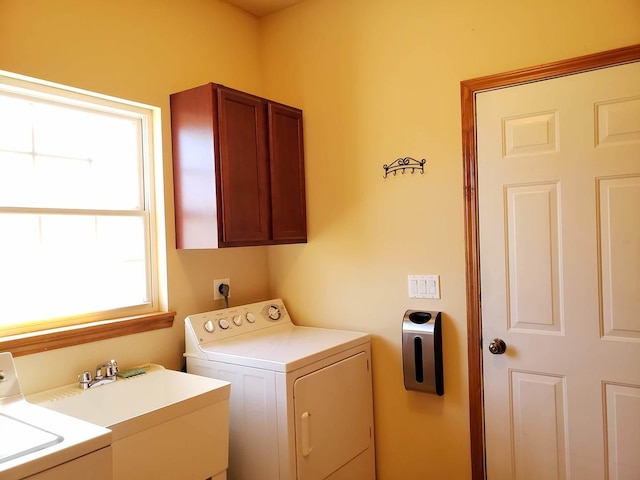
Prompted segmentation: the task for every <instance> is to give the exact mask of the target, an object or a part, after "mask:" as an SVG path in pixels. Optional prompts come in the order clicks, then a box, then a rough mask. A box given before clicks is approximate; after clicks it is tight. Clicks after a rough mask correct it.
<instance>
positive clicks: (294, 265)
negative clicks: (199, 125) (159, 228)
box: [0, 0, 640, 480]
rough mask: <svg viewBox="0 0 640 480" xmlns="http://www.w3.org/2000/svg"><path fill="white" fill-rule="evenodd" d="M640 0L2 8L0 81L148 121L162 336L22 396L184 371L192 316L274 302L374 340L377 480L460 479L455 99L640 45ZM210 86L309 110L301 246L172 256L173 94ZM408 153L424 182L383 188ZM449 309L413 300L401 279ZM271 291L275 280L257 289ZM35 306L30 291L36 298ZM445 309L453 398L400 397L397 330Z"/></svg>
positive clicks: (73, 352)
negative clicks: (161, 252)
mask: <svg viewBox="0 0 640 480" xmlns="http://www.w3.org/2000/svg"><path fill="white" fill-rule="evenodd" d="M639 26H640V2H639V1H638V0H618V1H616V2H610V1H605V0H592V1H590V2H589V6H588V8H586V7H585V4H584V2H579V1H577V0H565V1H563V2H557V1H555V0H554V1H551V0H537V1H535V2H534V1H533V0H525V1H523V2H513V1H506V0H504V1H497V0H487V1H484V2H478V1H471V0H466V1H465V0H463V1H459V2H449V1H442V0H307V1H306V2H305V3H302V4H300V5H298V6H296V7H293V8H290V9H287V10H285V11H283V12H281V13H279V14H276V15H273V16H270V17H267V18H265V19H263V20H261V21H257V20H256V19H255V18H253V17H251V16H249V15H247V14H244V13H242V12H240V11H238V10H236V9H234V8H233V7H230V6H228V5H226V4H224V3H222V2H220V1H218V0H179V1H178V0H136V1H130V0H109V1H87V0H56V1H55V2H54V1H47V0H0V69H2V70H9V71H13V72H16V73H21V74H24V75H30V76H34V77H39V78H43V79H46V80H49V81H54V82H59V83H63V84H67V85H72V86H74V87H78V88H83V89H88V90H93V91H98V92H101V93H104V94H108V95H114V96H118V97H123V98H127V99H130V100H135V101H139V102H144V103H149V104H152V105H157V106H159V107H161V108H162V113H163V116H164V118H163V119H164V123H165V124H164V127H163V135H164V140H163V147H164V174H165V180H166V188H165V192H166V194H167V213H166V221H167V231H168V237H169V238H168V239H167V261H168V272H169V304H170V307H171V308H173V309H176V310H177V311H178V315H177V317H176V322H175V325H174V327H173V329H167V330H160V331H155V332H150V333H144V334H138V335H133V336H130V337H123V338H118V339H113V340H108V341H103V342H97V343H95V344H92V345H85V346H78V347H73V348H67V349H61V350H55V351H52V352H48V353H42V354H36V355H30V356H26V357H20V358H18V359H17V364H18V370H19V374H20V378H21V382H22V384H23V387H24V388H25V390H26V391H27V392H34V391H37V390H42V389H45V388H49V387H52V386H55V385H59V384H63V383H70V382H72V381H74V380H75V376H76V375H77V373H79V372H80V371H82V370H85V369H87V368H90V367H91V366H93V365H95V364H96V363H98V362H99V361H103V360H106V359H107V358H116V359H117V360H118V361H119V362H120V364H121V365H124V366H127V365H134V364H137V363H143V362H148V361H152V362H157V363H161V364H164V365H166V366H168V367H170V368H179V367H180V366H181V364H182V358H181V353H182V351H183V348H184V347H183V323H182V320H183V318H184V316H185V315H187V314H189V313H192V312H198V311H205V310H209V309H212V308H219V307H222V305H221V304H220V303H219V302H218V303H214V302H213V301H212V299H211V291H212V280H213V279H214V278H220V277H231V279H232V299H231V300H232V303H234V304H240V303H246V302H250V301H257V300H260V299H264V298H266V297H267V296H270V295H273V296H281V297H283V298H284V300H285V302H286V303H287V305H288V306H289V307H290V310H291V312H292V313H293V315H294V318H296V319H297V320H298V321H299V322H301V323H306V324H310V325H319V326H330V327H337V328H345V329H356V330H364V331H367V332H371V333H372V334H373V337H374V342H373V354H374V383H375V385H374V390H375V410H376V442H377V456H378V458H377V461H378V465H377V468H378V478H379V479H380V480H400V479H402V480H411V479H416V480H422V479H427V478H437V479H452V480H458V479H465V478H468V477H469V456H468V452H469V444H468V413H467V412H468V401H467V387H466V385H467V369H466V364H467V359H466V318H465V315H466V312H465V274H464V238H463V203H462V202H463V198H462V164H461V141H460V136H461V133H460V113H459V112H460V104H459V84H460V81H461V80H464V79H468V78H473V77H477V76H481V75H486V74H491V73H498V72H502V71H505V70H510V69H514V68H520V67H525V66H530V65H536V64H540V63H544V62H549V61H554V60H559V59H564V58H569V57H574V56H578V55H582V54H588V53H593V52H596V51H601V50H606V49H610V48H616V47H620V46H625V45H630V44H633V43H640V28H639ZM208 81H215V82H221V83H225V84H227V85H229V86H232V87H234V88H238V89H241V90H246V91H249V92H253V93H257V94H264V95H265V96H268V97H269V98H273V99H275V100H279V101H282V102H286V103H290V104H292V105H295V106H299V107H301V108H303V109H304V114H305V144H306V145H305V153H306V169H307V175H306V178H307V200H308V223H309V239H310V241H309V243H308V244H305V245H286V246H278V247H269V248H238V249H227V250H218V251H193V252H176V251H175V249H174V248H173V243H174V229H173V202H172V198H173V196H172V184H171V178H172V176H171V149H170V141H169V128H168V118H169V111H168V98H169V94H170V93H172V92H175V91H179V90H181V89H185V88H188V87H191V86H195V85H200V84H202V83H205V82H208ZM399 156H414V157H416V158H422V157H424V158H426V159H427V165H426V171H425V174H424V175H404V176H397V177H391V178H388V179H386V180H383V179H382V173H383V170H382V165H383V164H385V163H390V162H391V161H393V160H394V159H395V158H397V157H399ZM421 273H425V274H439V275H440V276H441V289H442V299H441V300H438V301H435V300H410V299H408V298H407V292H406V289H407V287H406V283H407V280H406V276H407V274H421ZM267 278H268V280H269V281H268V282H267ZM34 297H37V292H34ZM409 308H416V309H434V310H442V311H443V312H444V313H445V317H444V322H445V326H444V335H445V368H446V380H445V388H446V393H445V396H444V397H443V398H438V397H435V396H433V395H422V394H415V393H407V392H405V390H404V388H403V385H402V378H401V365H400V321H401V318H402V315H403V313H404V311H405V310H406V309H409Z"/></svg>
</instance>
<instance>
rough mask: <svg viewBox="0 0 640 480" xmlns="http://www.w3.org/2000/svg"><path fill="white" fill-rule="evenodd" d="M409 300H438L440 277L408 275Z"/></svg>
mask: <svg viewBox="0 0 640 480" xmlns="http://www.w3.org/2000/svg"><path fill="white" fill-rule="evenodd" d="M408 282H409V298H435V299H439V298H440V275H409V276H408Z"/></svg>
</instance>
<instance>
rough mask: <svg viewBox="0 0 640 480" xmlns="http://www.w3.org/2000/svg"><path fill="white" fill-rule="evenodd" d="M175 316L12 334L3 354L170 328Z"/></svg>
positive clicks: (0, 345)
mask: <svg viewBox="0 0 640 480" xmlns="http://www.w3.org/2000/svg"><path fill="white" fill-rule="evenodd" d="M175 314H176V312H156V313H150V314H146V315H138V316H135V317H127V318H118V319H115V320H104V321H101V322H93V323H85V324H81V325H74V326H72V327H63V328H56V329H52V330H42V331H40V332H32V333H25V334H22V335H13V336H9V337H4V338H0V352H11V353H12V354H13V356H14V357H19V356H21V355H29V354H32V353H39V352H46V351H48V350H54V349H56V348H63V347H70V346H73V345H81V344H83V343H89V342H96V341H98V340H106V339H108V338H115V337H122V336H124V335H131V334H134V333H141V332H148V331H151V330H158V329H161V328H169V327H171V326H172V325H173V320H174V317H175Z"/></svg>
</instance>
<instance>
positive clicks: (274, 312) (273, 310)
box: [267, 305, 282, 320]
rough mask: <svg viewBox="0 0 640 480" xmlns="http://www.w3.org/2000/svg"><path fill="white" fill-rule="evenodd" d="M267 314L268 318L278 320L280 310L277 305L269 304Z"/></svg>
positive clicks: (280, 313)
mask: <svg viewBox="0 0 640 480" xmlns="http://www.w3.org/2000/svg"><path fill="white" fill-rule="evenodd" d="M267 315H269V320H278V319H280V316H281V315H282V312H281V311H280V309H279V308H278V306H277V305H269V309H268V310H267Z"/></svg>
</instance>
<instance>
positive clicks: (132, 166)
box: [0, 72, 160, 350]
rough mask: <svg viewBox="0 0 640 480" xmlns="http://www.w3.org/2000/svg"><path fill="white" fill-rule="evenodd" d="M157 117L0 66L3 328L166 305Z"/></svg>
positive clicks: (24, 328) (25, 328)
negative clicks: (156, 155) (157, 202)
mask: <svg viewBox="0 0 640 480" xmlns="http://www.w3.org/2000/svg"><path fill="white" fill-rule="evenodd" d="M157 114H158V111H157V109H155V108H153V107H147V106H144V105H140V104H134V103H133V102H128V101H122V100H118V99H113V98H107V97H104V96H100V95H94V94H89V93H87V92H80V91H77V90H73V89H67V88H64V87H60V86H56V85H52V84H46V83H44V82H38V81H33V80H32V79H26V78H25V77H18V76H15V75H12V74H7V73H6V72H0V298H1V301H0V305H1V308H2V314H1V315H0V336H7V335H16V334H23V333H25V332H29V331H34V330H42V329H50V328H58V327H61V326H69V325H76V324H79V323H87V322H95V321H101V320H108V319H115V318H122V317H130V316H136V315H144V314H148V313H151V312H158V311H159V310H160V308H159V303H160V292H159V284H160V282H159V273H158V271H159V269H158V255H157V248H156V247H157V245H158V238H157V233H156V232H157V227H156V220H157V219H156V211H155V196H154V187H155V183H154V168H153V167H154V162H153V154H154V141H153V126H154V116H155V115H157ZM0 350H1V348H0Z"/></svg>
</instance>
